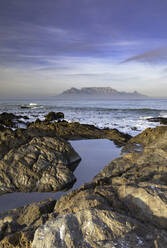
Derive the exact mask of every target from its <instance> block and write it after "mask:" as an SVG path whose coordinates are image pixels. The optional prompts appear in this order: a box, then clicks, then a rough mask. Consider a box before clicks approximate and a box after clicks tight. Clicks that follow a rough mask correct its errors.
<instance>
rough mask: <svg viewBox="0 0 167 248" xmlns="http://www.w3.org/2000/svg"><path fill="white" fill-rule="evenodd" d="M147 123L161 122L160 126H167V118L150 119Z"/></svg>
mask: <svg viewBox="0 0 167 248" xmlns="http://www.w3.org/2000/svg"><path fill="white" fill-rule="evenodd" d="M147 121H149V122H159V123H160V124H163V125H167V118H165V117H153V118H148V119H147Z"/></svg>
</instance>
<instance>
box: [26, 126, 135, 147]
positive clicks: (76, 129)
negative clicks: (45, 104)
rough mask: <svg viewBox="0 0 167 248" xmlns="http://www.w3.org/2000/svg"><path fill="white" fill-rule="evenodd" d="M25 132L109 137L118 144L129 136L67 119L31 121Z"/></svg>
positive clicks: (85, 137) (66, 137)
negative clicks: (51, 121) (59, 120)
mask: <svg viewBox="0 0 167 248" xmlns="http://www.w3.org/2000/svg"><path fill="white" fill-rule="evenodd" d="M27 132H28V133H29V134H31V133H33V132H36V133H37V132H39V133H41V134H43V135H45V136H55V135H57V136H58V137H61V138H64V139H67V140H69V139H71V140H72V139H73V140H74V139H110V140H113V141H114V142H115V143H116V144H118V145H124V144H125V143H126V142H127V141H128V140H129V139H130V138H131V136H130V135H128V134H124V133H122V132H119V131H118V130H117V129H99V128H97V127H95V126H93V125H88V124H80V123H78V122H73V123H68V122H67V121H61V122H53V123H49V122H48V121H41V122H38V123H36V122H33V123H30V124H29V125H28V130H27Z"/></svg>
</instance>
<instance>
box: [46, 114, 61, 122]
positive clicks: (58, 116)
mask: <svg viewBox="0 0 167 248" xmlns="http://www.w3.org/2000/svg"><path fill="white" fill-rule="evenodd" d="M60 119H64V114H63V113H62V112H49V113H48V114H47V115H46V116H45V120H46V121H55V120H60Z"/></svg>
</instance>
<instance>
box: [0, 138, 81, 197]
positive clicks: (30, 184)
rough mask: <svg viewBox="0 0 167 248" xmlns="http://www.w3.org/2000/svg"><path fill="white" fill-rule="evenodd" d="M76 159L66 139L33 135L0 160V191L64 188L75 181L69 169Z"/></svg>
mask: <svg viewBox="0 0 167 248" xmlns="http://www.w3.org/2000/svg"><path fill="white" fill-rule="evenodd" d="M79 161H80V157H79V155H78V154H77V153H76V152H75V151H74V150H73V148H72V147H71V145H70V144H69V143H67V142H66V141H63V140H61V139H58V138H57V139H55V138H51V137H41V138H40V137H39V138H33V139H31V140H30V141H29V142H27V143H26V144H24V145H21V146H19V147H18V148H17V149H11V150H10V151H9V152H8V153H6V154H5V155H4V157H3V159H1V160H0V193H1V194H2V193H7V192H18V191H21V192H32V191H45V192H46V191H54V192H56V191H59V190H65V189H67V188H69V187H71V186H72V185H73V183H74V182H75V180H76V179H75V176H74V175H73V172H72V171H73V170H74V168H75V167H76V166H77V164H78V162H79ZM18 175H19V177H18Z"/></svg>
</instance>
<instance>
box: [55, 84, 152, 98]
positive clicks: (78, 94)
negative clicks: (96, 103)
mask: <svg viewBox="0 0 167 248" xmlns="http://www.w3.org/2000/svg"><path fill="white" fill-rule="evenodd" d="M57 97H58V98H69V99H106V98H107V99H144V98H148V96H145V95H142V94H140V93H138V92H137V91H134V92H132V93H131V92H124V91H117V90H115V89H113V88H111V87H87V88H81V89H77V88H71V89H69V90H66V91H64V92H63V93H61V94H60V95H58V96H57Z"/></svg>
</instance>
